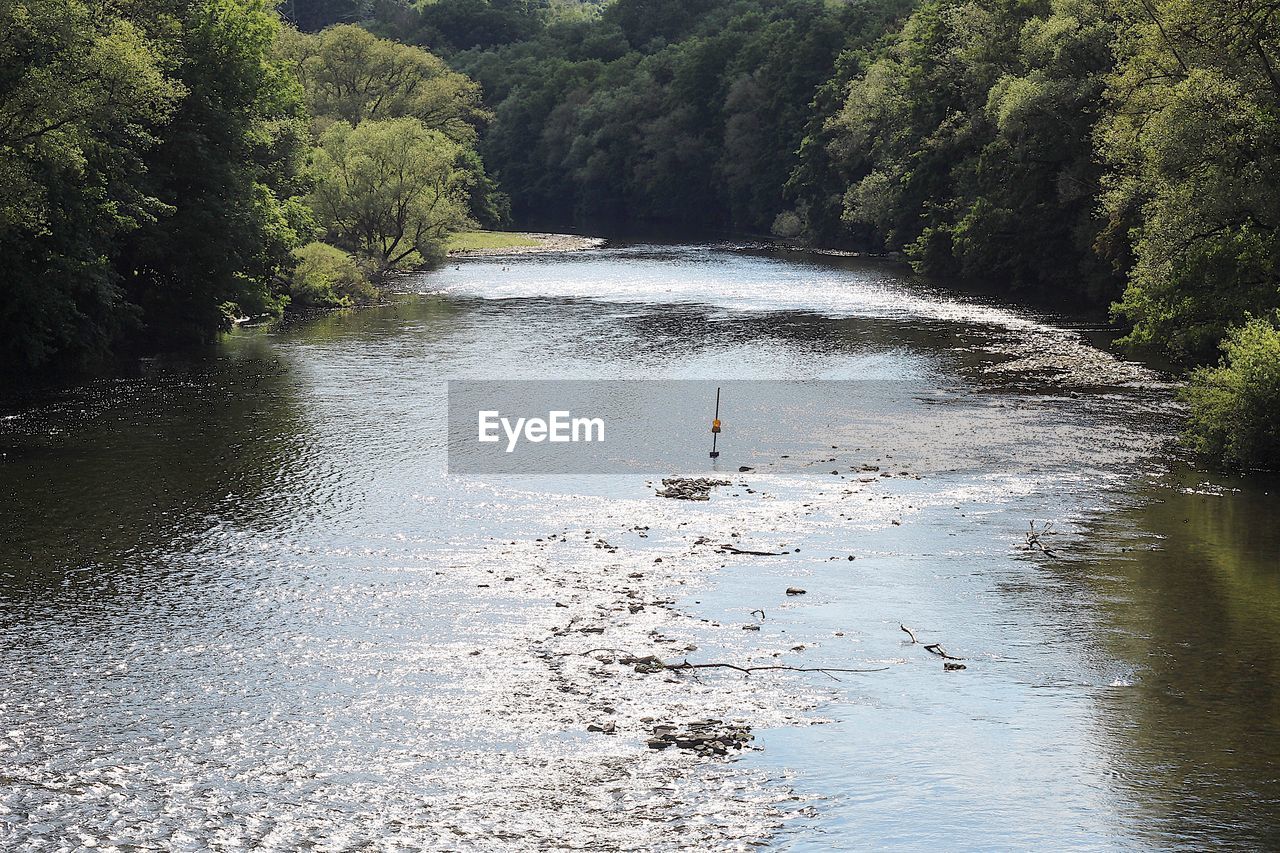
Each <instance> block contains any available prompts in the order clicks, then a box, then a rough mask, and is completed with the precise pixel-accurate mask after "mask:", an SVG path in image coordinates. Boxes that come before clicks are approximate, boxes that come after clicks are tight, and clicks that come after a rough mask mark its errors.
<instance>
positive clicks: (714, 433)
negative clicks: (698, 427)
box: [711, 388, 720, 459]
mask: <svg viewBox="0 0 1280 853" xmlns="http://www.w3.org/2000/svg"><path fill="white" fill-rule="evenodd" d="M719 437H720V389H719V388H717V389H716V416H715V417H714V418H713V419H712V420H711V458H712V459H719V458H720V451H718V450H716V439H717V438H719Z"/></svg>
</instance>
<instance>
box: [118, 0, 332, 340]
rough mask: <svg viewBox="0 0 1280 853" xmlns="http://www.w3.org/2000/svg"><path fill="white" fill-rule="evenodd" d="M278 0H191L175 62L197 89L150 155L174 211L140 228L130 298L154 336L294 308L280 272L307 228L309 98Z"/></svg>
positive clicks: (129, 248)
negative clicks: (282, 39)
mask: <svg viewBox="0 0 1280 853" xmlns="http://www.w3.org/2000/svg"><path fill="white" fill-rule="evenodd" d="M279 30H280V25H279V20H278V19H277V17H276V15H275V12H274V10H273V7H272V5H271V3H270V2H269V0H203V2H200V3H198V4H197V5H195V6H193V7H191V8H190V9H189V10H187V11H186V15H185V17H184V18H183V20H182V28H181V36H180V39H179V41H178V45H177V46H178V48H179V49H180V51H181V55H182V57H183V59H182V61H181V62H179V63H178V64H177V67H176V69H175V74H176V76H177V78H178V80H179V81H180V82H181V83H182V84H183V86H184V87H185V88H186V90H187V92H188V94H187V97H186V98H184V99H183V101H182V102H181V104H180V105H179V106H178V108H177V110H176V111H175V113H174V116H173V118H172V120H171V121H170V122H169V124H168V125H167V126H166V128H165V132H164V136H163V139H162V140H161V142H160V144H159V145H157V146H156V147H155V148H154V149H152V150H151V151H150V152H148V154H147V155H146V157H145V160H146V166H147V174H146V176H145V179H144V181H143V186H144V187H146V188H147V191H148V192H149V193H150V194H152V195H154V196H155V197H157V198H159V199H160V200H161V201H162V202H164V203H165V204H167V205H169V207H170V208H171V209H172V213H170V214H168V215H166V216H163V217H159V218H157V219H156V220H155V221H153V222H150V223H146V224H144V225H143V226H142V227H141V228H139V229H138V230H137V231H136V232H134V233H132V234H131V235H129V237H128V239H127V240H126V241H125V242H124V245H123V247H122V251H121V253H120V259H119V264H120V265H121V266H122V267H123V268H124V270H125V275H124V281H125V286H126V289H127V292H128V294H129V298H130V300H131V301H132V302H134V303H135V304H137V305H139V306H140V307H141V308H142V310H143V313H144V317H146V318H150V319H151V320H152V321H153V322H151V323H150V324H149V326H150V328H149V337H150V339H151V340H152V342H158V343H162V344H166V345H177V344H181V343H184V342H187V341H191V340H199V339H207V338H209V337H211V336H212V334H213V333H214V332H215V331H216V330H217V329H218V328H225V327H226V325H227V322H228V320H229V315H231V314H234V315H250V316H258V315H271V314H278V313H279V312H280V310H281V309H282V308H283V301H282V299H281V294H280V293H279V292H278V289H277V281H278V279H279V276H280V273H281V271H282V270H283V269H285V268H287V267H288V265H289V264H290V263H291V258H290V251H291V250H292V249H293V247H294V246H296V245H297V243H298V234H299V231H302V230H306V229H308V228H309V227H310V217H309V215H308V213H307V211H306V208H305V206H304V205H303V203H302V201H301V199H300V197H299V196H300V194H301V193H302V191H303V184H302V177H301V168H302V165H303V161H304V157H305V153H306V125H305V110H304V107H303V104H302V100H301V93H300V91H299V89H298V85H297V82H296V81H295V80H294V79H293V78H292V77H291V76H290V75H289V73H288V72H287V70H286V69H285V68H284V67H283V65H281V64H280V63H279V62H278V61H276V60H275V58H274V44H275V39H276V37H277V35H278V33H279Z"/></svg>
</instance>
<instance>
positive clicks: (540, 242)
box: [448, 231, 605, 258]
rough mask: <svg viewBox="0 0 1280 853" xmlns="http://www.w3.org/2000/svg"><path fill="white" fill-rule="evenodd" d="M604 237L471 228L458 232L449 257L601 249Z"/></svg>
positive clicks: (451, 244) (452, 242)
mask: <svg viewBox="0 0 1280 853" xmlns="http://www.w3.org/2000/svg"><path fill="white" fill-rule="evenodd" d="M604 244H605V240H604V238H603V237H580V236H578V235H576V234H546V233H541V232H535V231H471V232H466V233H463V234H458V235H455V238H454V240H453V241H451V243H450V248H449V253H448V256H449V257H450V258H477V257H488V256H490V255H527V254H538V253H543V252H580V251H583V250H584V249H598V248H599V247H601V246H603V245H604Z"/></svg>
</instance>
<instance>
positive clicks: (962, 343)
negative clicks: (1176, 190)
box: [0, 246, 1280, 850]
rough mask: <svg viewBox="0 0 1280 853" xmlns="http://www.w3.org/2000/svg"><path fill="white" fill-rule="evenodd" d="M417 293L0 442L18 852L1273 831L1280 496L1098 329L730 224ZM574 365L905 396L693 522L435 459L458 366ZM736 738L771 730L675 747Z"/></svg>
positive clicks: (4, 740) (1, 586) (587, 483)
mask: <svg viewBox="0 0 1280 853" xmlns="http://www.w3.org/2000/svg"><path fill="white" fill-rule="evenodd" d="M404 291H405V292H404V293H402V294H400V295H399V296H398V297H397V298H396V299H395V300H394V301H393V302H392V303H391V304H389V305H386V306H381V307H377V308H372V309H368V310H362V311H356V312H348V313H340V314H333V315H327V316H322V317H319V318H314V319H310V320H306V321H299V322H294V323H292V324H290V325H288V326H285V327H283V328H279V329H276V330H272V331H268V330H262V329H246V330H241V331H240V332H237V333H236V334H235V335H232V336H230V337H229V338H228V339H227V340H226V341H225V342H223V343H222V344H220V345H219V346H218V347H217V349H216V350H215V351H213V352H211V353H209V354H207V356H205V357H192V358H184V359H159V360H155V361H152V362H149V363H147V364H146V365H144V366H143V368H142V370H141V372H140V374H139V375H137V376H133V377H128V378H122V379H116V380H104V381H100V382H95V383H91V384H88V385H86V386H83V387H80V388H76V389H72V390H70V391H68V392H65V393H63V394H60V395H58V396H57V397H56V398H54V399H52V400H49V401H45V402H42V403H39V404H36V405H31V406H28V407H26V408H24V409H22V410H20V411H17V412H14V413H11V414H10V415H8V416H7V417H6V418H5V419H4V420H3V421H0V449H2V450H3V452H4V454H5V455H4V462H3V464H2V465H0V543H2V546H0V547H2V551H0V847H4V848H5V849H10V848H12V849H44V848H55V849H56V848H76V847H89V846H101V847H112V846H114V847H116V848H119V849H136V848H144V849H145V848H156V847H158V848H163V849H184V850H185V849H190V850H204V849H219V850H222V849H235V848H238V847H262V848H267V849H296V848H299V847H304V846H313V847H316V848H318V849H325V850H342V849H370V848H372V849H420V848H438V849H459V848H462V849H486V850H487V849H495V848H510V849H552V848H554V849H561V848H567V849H628V848H631V849H652V848H676V847H693V848H736V847H745V846H750V845H754V844H761V843H763V844H765V845H767V846H771V847H790V848H795V849H859V848H863V847H868V846H893V847H908V848H910V847H914V848H920V849H937V848H939V847H943V848H947V849H960V848H971V849H986V848H991V847H1022V848H1025V847H1030V846H1050V845H1051V846H1053V847H1055V848H1077V849H1101V848H1112V847H1159V848H1165V847H1171V846H1184V847H1188V848H1204V847H1206V846H1228V847H1230V846H1235V847H1239V848H1242V849H1248V848H1261V847H1275V846H1276V845H1277V844H1280V832H1278V831H1277V830H1276V829H1275V828H1274V824H1275V822H1276V817H1277V813H1278V812H1280V779H1277V776H1278V774H1280V771H1277V769H1276V768H1277V767H1278V766H1280V763H1278V759H1280V731H1277V728H1278V727H1280V705H1278V698H1277V695H1276V691H1277V687H1276V685H1277V683H1278V682H1277V676H1278V675H1280V672H1277V669H1278V667H1280V625H1277V624H1276V623H1277V622H1278V621H1280V532H1278V528H1280V525H1277V521H1280V504H1277V502H1276V500H1275V489H1276V484H1274V483H1268V482H1263V481H1258V480H1250V481H1235V480H1230V479H1227V478H1224V477H1222V476H1219V475H1213V474H1208V473H1204V472H1197V471H1194V470H1192V469H1191V468H1189V467H1188V466H1187V465H1186V463H1185V462H1184V461H1182V460H1180V459H1178V458H1177V456H1176V454H1175V453H1174V451H1172V450H1171V449H1170V448H1169V439H1170V438H1171V436H1172V435H1173V433H1174V431H1175V430H1176V422H1177V410H1176V406H1175V405H1174V404H1173V403H1172V400H1171V397H1172V393H1171V389H1170V388H1169V387H1168V385H1167V384H1166V383H1165V382H1163V381H1162V380H1161V378H1160V377H1159V376H1158V375H1156V374H1154V373H1152V372H1151V371H1149V370H1147V369H1145V368H1143V367H1141V366H1139V365H1135V364H1130V363H1126V362H1124V361H1122V360H1118V359H1116V358H1114V357H1113V356H1111V355H1109V354H1107V353H1105V352H1102V351H1100V350H1097V349H1095V348H1093V347H1092V346H1090V345H1089V344H1088V343H1087V339H1086V334H1087V333H1090V332H1092V331H1094V330H1091V329H1087V328H1080V327H1076V326H1073V325H1071V324H1070V323H1068V322H1066V321H1063V320H1061V319H1060V318H1059V319H1055V318H1048V317H1040V316H1036V315H1033V314H1031V313H1028V312H1026V311H1020V310H1016V309H1010V308H1006V307H1002V306H1000V305H997V304H993V303H983V302H978V301H975V300H966V299H959V298H956V297H953V296H948V295H946V294H943V293H940V292H937V291H934V290H932V289H930V288H928V287H926V286H924V285H923V284H921V283H919V282H917V281H914V280H913V279H911V278H910V277H909V276H907V275H904V274H903V273H902V271H901V270H899V269H898V268H896V267H893V266H890V265H885V264H881V263H878V262H870V261H863V260H857V259H839V258H824V257H820V256H811V255H794V256H788V257H784V258H779V257H773V256H767V255H758V254H752V253H750V252H742V251H733V250H731V249H730V248H728V247H707V246H691V247H675V248H672V247H654V246H641V247H630V248H617V249H606V250H601V251H592V252H585V253H581V254H577V255H547V256H535V257H531V256H526V257H522V258H518V259H516V258H511V259H492V260H488V261H471V262H467V263H463V264H460V265H458V266H457V268H453V267H450V268H447V269H445V270H442V271H439V272H436V273H430V274H426V275H423V276H420V277H417V278H414V279H412V280H409V281H407V282H406V283H405V285H404ZM550 377H557V378H568V377H572V378H609V379H618V378H699V379H714V380H731V379H745V378H749V379H779V378H782V379H857V380H864V381H865V382H867V383H872V385H871V386H869V387H875V388H878V389H882V390H880V391H877V392H875V393H873V394H870V395H868V396H870V397H873V398H874V399H872V400H869V399H865V398H862V399H851V400H849V401H848V402H849V405H848V411H849V417H848V420H847V421H846V422H842V423H839V424H832V423H829V422H824V423H821V424H817V423H815V424H813V425H812V428H811V429H809V430H804V429H801V430H800V431H798V433H797V435H796V436H795V446H794V449H792V450H791V452H789V453H788V452H785V451H784V453H779V454H778V457H777V458H772V457H771V456H770V457H765V456H763V455H759V454H757V455H753V456H752V457H751V458H749V459H747V458H738V457H736V456H735V455H734V454H735V452H739V451H735V449H734V448H733V445H732V440H731V435H732V433H730V434H728V435H726V453H725V457H724V458H723V459H722V460H721V463H722V464H721V468H722V469H723V470H725V471H728V472H732V474H731V475H730V476H731V479H732V480H733V482H734V483H735V485H734V486H731V487H727V488H722V489H719V490H718V491H717V492H716V493H715V494H714V495H713V496H712V499H711V500H710V501H709V502H707V503H703V504H689V503H684V502H677V501H668V500H661V499H657V498H655V497H653V492H654V489H653V487H652V486H650V485H648V483H647V481H646V478H644V477H641V476H627V477H623V476H615V477H583V476H568V475H565V476H559V477H551V476H546V477H537V478H512V477H505V478H504V477H497V476H491V477H481V476H470V477H468V476H455V477H448V476H446V475H445V473H444V470H445V457H444V443H445V437H444V408H445V400H444V382H445V380H447V379H481V378H501V379H530V378H550ZM661 416H662V414H661V413H655V414H654V417H661ZM730 423H731V421H730ZM831 445H836V447H835V448H832V447H831ZM783 455H786V456H787V457H789V458H787V459H783V458H782V456H783ZM695 460H696V461H695ZM704 462H705V448H703V447H701V446H699V447H696V448H692V449H687V448H673V449H672V456H671V459H670V469H671V470H672V471H676V470H682V469H696V468H699V467H703V463H704ZM739 464H749V465H751V466H753V467H755V468H756V470H755V471H752V472H749V473H746V474H741V475H740V474H738V473H737V466H738V465H739ZM864 465H868V466H869V465H877V466H879V468H880V471H879V472H864V471H862V466H864ZM832 470H835V471H838V472H842V473H838V474H835V475H833V474H831V471H832ZM655 473H664V472H655ZM881 473H885V474H890V475H891V476H888V477H881V476H879V474H881ZM1032 520H1036V521H1037V522H1045V521H1053V522H1054V525H1055V526H1054V529H1055V531H1056V533H1055V534H1054V535H1051V536H1048V537H1046V539H1047V540H1048V541H1049V542H1050V543H1051V545H1052V550H1053V551H1054V553H1055V555H1056V557H1052V558H1051V557H1048V556H1046V555H1044V554H1041V553H1038V552H1030V551H1028V550H1027V549H1026V548H1025V547H1024V546H1025V541H1026V540H1025V535H1026V532H1027V530H1028V523H1029V522H1030V521H1032ZM735 535H736V538H735ZM730 541H733V542H742V543H746V547H752V546H756V547H758V549H759V550H768V551H781V550H782V549H783V548H786V549H787V550H788V551H789V553H788V554H787V555H786V556H781V557H767V558H764V557H750V556H734V555H727V554H724V553H721V552H719V551H718V550H717V549H716V548H715V547H714V545H715V544H716V543H720V542H730ZM602 543H603V544H602ZM794 549H799V551H798V552H797V551H795V550H794ZM849 556H853V557H855V558H856V559H854V560H849V559H848V557H849ZM659 558H660V559H661V560H662V562H661V563H658V562H655V560H657V559H659ZM789 586H800V587H803V588H805V589H806V590H807V591H808V592H807V594H806V595H804V596H793V597H788V596H786V595H785V590H786V588H787V587H789ZM558 605H564V606H558ZM757 609H759V610H762V611H763V612H764V614H765V617H764V619H763V621H762V620H761V619H760V618H759V616H758V615H753V614H752V612H751V611H753V610H757ZM899 623H905V624H906V625H907V626H909V627H911V628H912V629H913V630H914V631H915V632H916V634H917V635H918V636H919V637H920V638H921V639H922V640H924V641H925V642H941V643H942V644H943V645H944V646H945V648H946V650H947V651H948V652H949V653H950V654H952V655H954V656H957V657H962V658H964V659H965V660H964V663H965V664H966V666H967V669H965V670H963V671H957V672H944V671H943V667H942V661H941V660H940V659H939V658H937V657H935V656H933V655H931V654H929V653H928V652H926V651H924V650H923V649H922V648H921V647H920V646H918V645H915V646H913V645H911V644H910V640H909V639H908V638H907V635H906V634H905V633H903V632H902V631H901V630H900V629H899ZM744 625H758V626H759V630H744V629H743V626H744ZM584 629H586V630H585V631H584ZM598 649H624V650H626V651H627V652H630V653H634V654H639V655H644V654H650V653H654V654H658V655H660V656H661V657H663V658H664V659H666V660H669V661H678V660H683V659H686V658H687V659H689V660H691V661H694V662H715V661H730V662H734V663H747V662H751V663H766V664H776V663H784V664H788V665H793V666H800V667H819V666H823V665H826V666H831V667H840V668H868V669H879V668H881V667H885V668H887V669H885V670H884V671H879V672H873V673H865V674H847V675H841V676H839V678H840V680H839V681H834V680H832V679H830V678H827V677H824V676H823V675H822V674H820V673H789V672H773V673H757V674H755V675H753V676H751V677H750V678H744V677H742V676H741V675H739V674H737V673H734V672H731V671H718V670H706V671H702V672H700V673H698V674H697V675H696V676H694V675H689V674H685V673H657V674H644V673H637V672H635V671H634V670H633V668H631V667H627V666H624V665H622V664H620V663H618V662H617V653H614V652H607V651H591V650H598ZM584 652H586V654H584ZM708 717H711V718H716V719H723V720H728V721H734V722H737V723H741V724H744V725H747V726H750V727H752V728H753V729H754V731H755V734H756V740H755V742H754V744H753V745H754V747H757V749H752V750H750V751H748V752H745V753H742V754H740V755H737V756H735V757H733V758H731V759H728V760H725V759H710V760H708V759H700V758H698V757H696V756H695V755H693V754H691V753H689V752H687V751H677V750H674V749H672V750H665V751H654V750H650V749H648V748H647V747H646V746H645V740H646V738H647V737H648V735H649V732H650V730H651V729H652V727H653V726H654V725H656V724H658V723H661V722H664V721H670V722H673V723H682V722H687V721H689V720H696V719H701V718H708ZM605 722H612V723H614V724H615V725H616V732H617V733H616V734H605V733H601V732H590V731H588V726H591V725H598V724H601V723H605Z"/></svg>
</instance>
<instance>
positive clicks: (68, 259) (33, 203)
mask: <svg viewBox="0 0 1280 853" xmlns="http://www.w3.org/2000/svg"><path fill="white" fill-rule="evenodd" d="M0 33H3V36H0V257H2V258H3V264H4V273H3V275H0V372H9V371H14V372H17V371H23V372H27V371H32V370H42V369H48V368H56V367H65V368H80V367H86V366H88V365H90V364H92V363H94V362H96V361H99V360H101V359H102V358H104V357H105V356H106V354H107V353H108V351H109V350H110V348H111V347H112V346H113V345H114V344H115V343H116V342H117V341H118V340H119V338H120V337H121V335H122V334H123V333H124V332H125V331H127V330H128V329H129V328H130V327H132V326H133V324H134V323H135V320H136V312H134V311H133V310H132V308H131V306H129V304H128V303H127V302H126V301H125V299H124V294H123V293H122V290H121V287H120V281H119V277H118V276H117V275H116V273H115V271H114V270H113V269H112V268H111V265H110V262H109V255H110V253H111V251H112V248H113V246H114V244H115V240H116V239H117V238H118V237H119V235H120V234H122V233H124V232H126V231H128V230H130V229H133V228H136V227H138V225H139V224H140V223H142V222H145V221H147V220H149V219H153V218H154V217H155V216H157V215H159V214H160V213H161V212H162V211H163V205H161V204H159V203H158V202H157V201H156V200H155V199H154V198H152V197H150V196H149V195H148V194H146V193H144V192H140V191H139V189H138V187H137V182H138V179H139V176H140V175H141V174H142V172H143V170H144V165H143V162H142V159H141V157H140V155H141V153H142V152H144V151H145V150H146V149H147V148H148V147H150V146H152V145H153V144H154V143H155V142H156V134H157V131H158V128H159V127H161V126H162V125H163V124H164V122H165V121H166V119H167V118H168V116H169V115H170V113H171V111H172V110H173V107H174V103H175V102H176V101H177V100H178V98H179V97H180V96H181V95H182V92H183V90H182V88H181V86H179V85H178V84H176V83H175V82H174V81H172V80H170V79H168V78H167V77H166V76H165V74H164V66H165V64H166V63H165V59H164V55H165V50H164V47H163V45H160V44H158V43H157V42H156V41H155V40H154V39H153V38H151V37H150V36H149V35H148V33H147V32H146V31H145V30H144V29H143V28H142V27H140V26H138V25H136V24H135V23H134V22H132V21H130V20H128V19H126V18H123V17H121V16H119V15H117V14H113V13H111V12H109V11H106V10H95V9H91V8H90V7H89V6H88V5H86V4H84V3H81V2H76V0H0Z"/></svg>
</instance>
